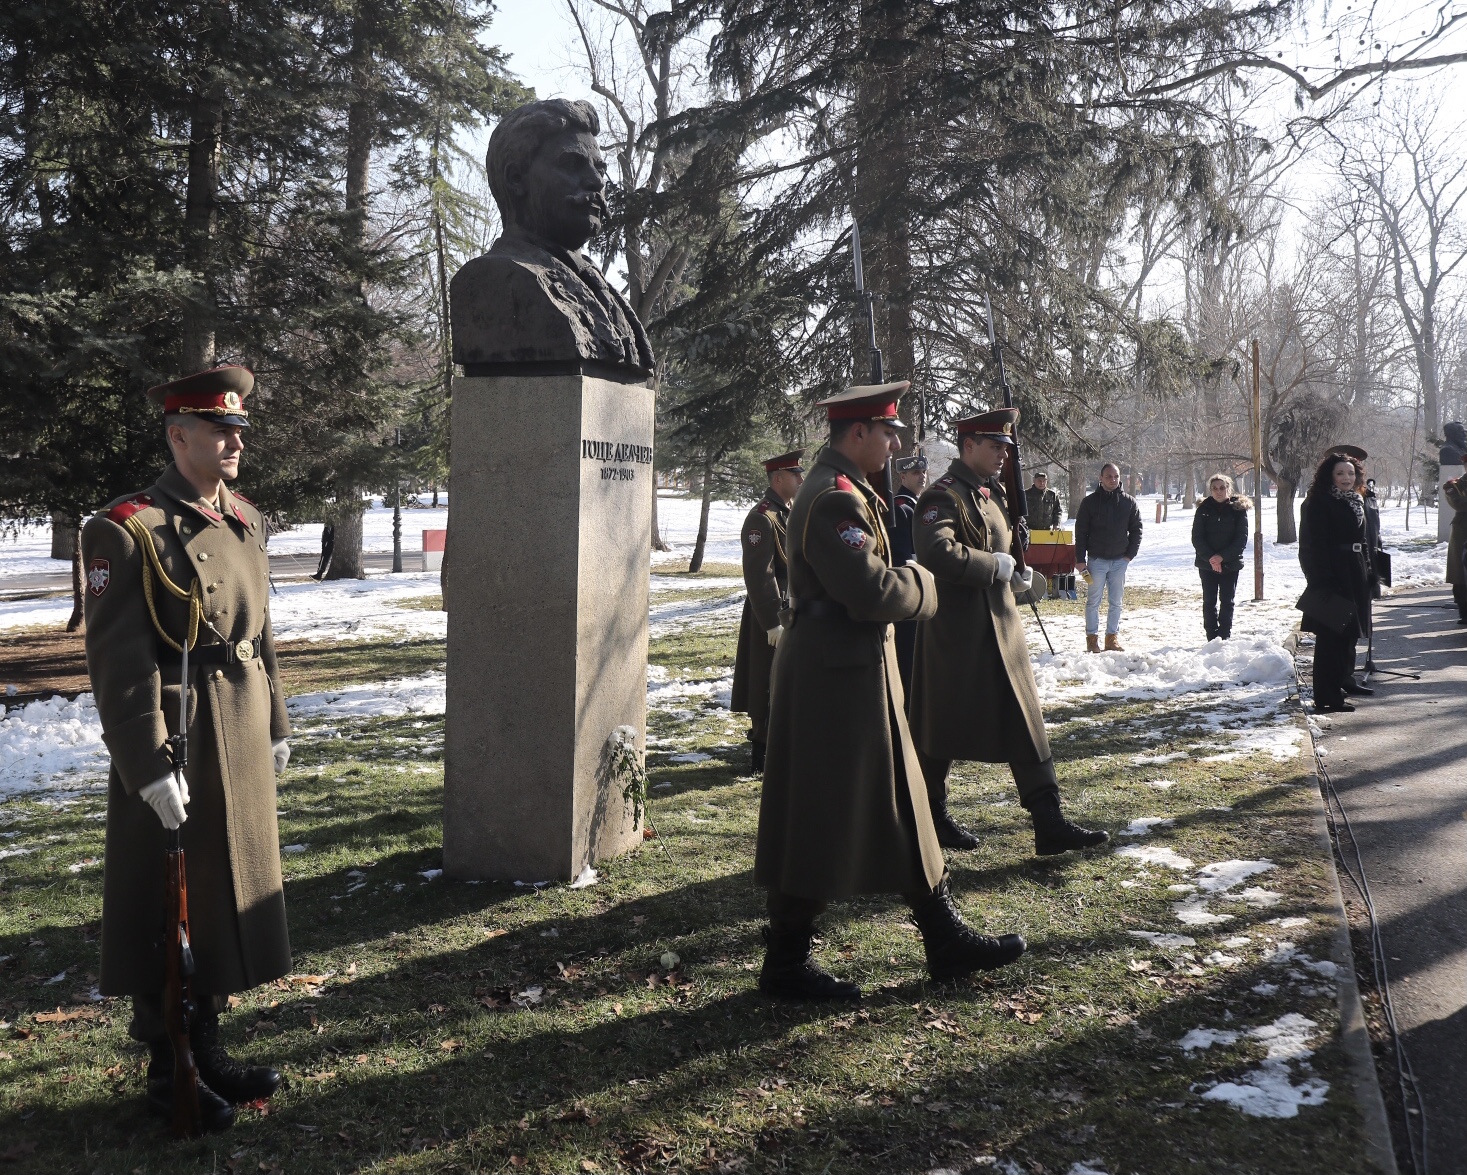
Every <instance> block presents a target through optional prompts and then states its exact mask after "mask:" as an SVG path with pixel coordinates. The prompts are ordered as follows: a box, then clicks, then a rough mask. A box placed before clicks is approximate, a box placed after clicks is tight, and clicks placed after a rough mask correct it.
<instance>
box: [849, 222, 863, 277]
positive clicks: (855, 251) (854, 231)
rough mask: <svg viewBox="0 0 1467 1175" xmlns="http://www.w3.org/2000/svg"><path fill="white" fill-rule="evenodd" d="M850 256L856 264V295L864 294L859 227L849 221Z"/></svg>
mask: <svg viewBox="0 0 1467 1175" xmlns="http://www.w3.org/2000/svg"><path fill="white" fill-rule="evenodd" d="M851 256H852V258H853V259H854V260H855V263H856V293H858V294H864V293H865V292H866V272H865V270H864V269H863V268H862V267H861V226H860V225H859V224H857V223H856V221H855V220H852V221H851Z"/></svg>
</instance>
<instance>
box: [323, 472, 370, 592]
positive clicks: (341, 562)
mask: <svg viewBox="0 0 1467 1175" xmlns="http://www.w3.org/2000/svg"><path fill="white" fill-rule="evenodd" d="M365 512H366V507H365V506H364V505H363V504H362V498H361V494H360V493H359V492H358V491H357V490H355V489H349V490H344V491H342V492H341V493H339V494H338V495H337V496H336V503H335V505H334V506H333V507H332V509H331V511H330V514H329V519H330V522H331V524H332V525H333V526H334V527H335V528H336V545H335V546H334V547H333V548H332V551H331V567H330V568H329V569H328V570H327V572H326V578H327V579H366V578H367V573H366V570H365V568H364V567H363V565H362V515H363V514H364V513H365Z"/></svg>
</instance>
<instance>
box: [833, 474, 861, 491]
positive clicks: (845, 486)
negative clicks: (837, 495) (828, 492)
mask: <svg viewBox="0 0 1467 1175" xmlns="http://www.w3.org/2000/svg"><path fill="white" fill-rule="evenodd" d="M835 488H836V489H838V490H842V491H844V492H845V493H848V494H854V493H855V492H856V486H855V483H854V482H852V481H851V479H850V478H848V477H847V476H846V475H845V474H844V473H837V474H836V475H835Z"/></svg>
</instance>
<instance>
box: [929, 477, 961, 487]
mask: <svg viewBox="0 0 1467 1175" xmlns="http://www.w3.org/2000/svg"><path fill="white" fill-rule="evenodd" d="M956 480H957V479H956V478H955V477H953V475H952V474H951V473H948V474H944V475H943V476H942V477H939V478H938V479H937V480H936V481H935V482H933V483H932V488H933V489H944V490H945V489H947V487H948V486H950V485H952V484H953V482H954V481H956Z"/></svg>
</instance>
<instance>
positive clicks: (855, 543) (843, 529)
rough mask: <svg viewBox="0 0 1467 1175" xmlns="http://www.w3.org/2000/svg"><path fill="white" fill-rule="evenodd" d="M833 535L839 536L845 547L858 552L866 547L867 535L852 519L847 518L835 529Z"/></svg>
mask: <svg viewBox="0 0 1467 1175" xmlns="http://www.w3.org/2000/svg"><path fill="white" fill-rule="evenodd" d="M835 533H836V534H838V535H840V541H841V542H843V543H845V545H846V546H848V547H851V548H853V549H854V550H857V551H859V550H860V549H861V548H862V547H864V546H865V545H866V539H867V537H868V536H867V534H866V532H865V531H864V530H862V529H861V524H860V523H859V522H857V521H856V520H855V519H854V518H847V519H846V520H845V521H844V522H842V523H840V524H839V525H837V526H836V528H835Z"/></svg>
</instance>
